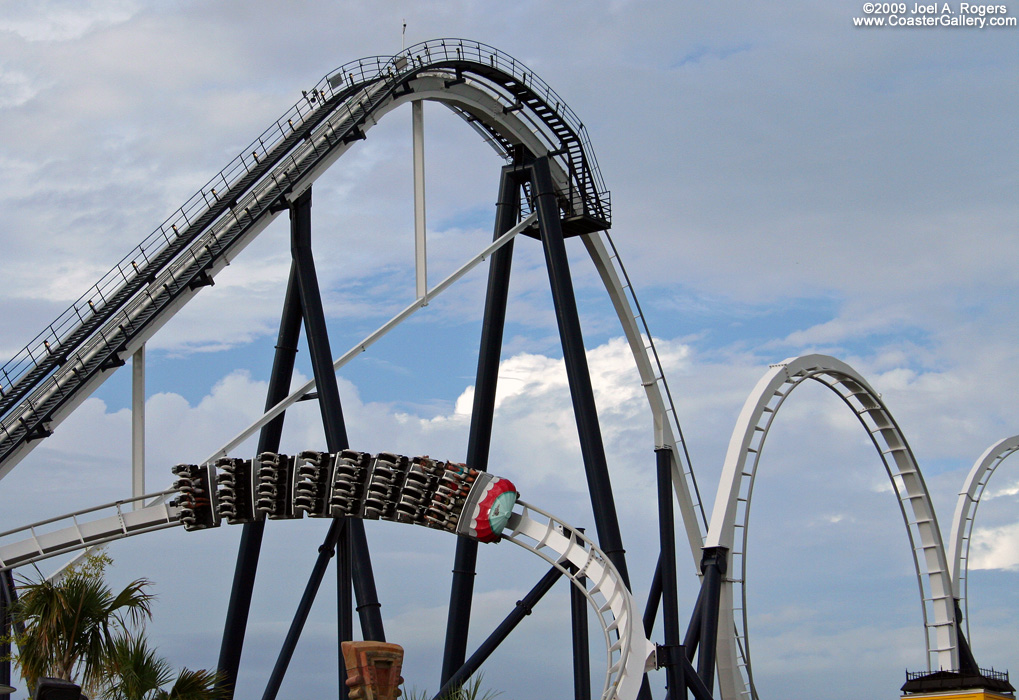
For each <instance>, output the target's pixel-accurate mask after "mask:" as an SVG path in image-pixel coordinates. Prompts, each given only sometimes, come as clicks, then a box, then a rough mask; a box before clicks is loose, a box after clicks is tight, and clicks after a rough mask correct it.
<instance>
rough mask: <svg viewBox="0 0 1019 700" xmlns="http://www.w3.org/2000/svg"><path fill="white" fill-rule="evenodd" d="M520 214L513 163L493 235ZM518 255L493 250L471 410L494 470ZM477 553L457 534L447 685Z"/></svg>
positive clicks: (466, 618)
mask: <svg viewBox="0 0 1019 700" xmlns="http://www.w3.org/2000/svg"><path fill="white" fill-rule="evenodd" d="M415 104H417V103H415ZM519 216H520V183H519V182H518V181H517V179H516V178H515V177H514V176H513V173H512V166H508V167H506V168H503V171H502V178H501V180H500V182H499V199H498V202H497V203H496V210H495V233H494V235H493V237H492V240H497V239H498V238H499V237H500V236H502V235H503V234H504V233H506V232H507V231H509V230H510V229H511V228H513V227H514V226H515V225H516V223H517V219H518V218H519ZM512 260H513V241H510V242H509V243H507V244H506V245H504V246H503V247H502V248H500V249H499V250H497V251H496V252H495V253H493V254H492V259H491V262H490V263H489V268H488V292H487V294H486V296H485V316H484V321H483V323H482V326H481V346H480V350H479V352H478V372H477V378H476V380H475V382H474V387H475V388H474V406H473V408H472V410H471V428H470V435H469V437H468V440H467V464H469V465H471V466H472V467H474V468H475V469H478V470H480V471H487V470H488V454H489V448H490V447H491V444H492V421H493V417H494V415H495V390H496V385H497V383H498V379H499V362H500V359H501V352H502V338H503V328H504V327H505V323H506V302H507V299H508V297H509V280H510V268H511V263H512ZM477 559H478V543H477V542H475V541H474V540H470V539H467V538H466V537H459V538H457V543H456V556H455V559H454V564H453V582H452V585H451V587H450V594H449V616H448V619H447V622H446V645H445V650H444V652H443V657H442V677H441V680H440V683H439V684H440V685H443V686H444V685H446V684H447V683H448V682H449V680H450V678H452V676H453V674H454V673H455V672H456V670H457V669H458V668H460V667H461V666H463V664H464V659H465V658H466V655H467V634H468V632H469V627H470V618H471V604H472V602H473V598H474V576H475V571H476V567H477Z"/></svg>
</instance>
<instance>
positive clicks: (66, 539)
mask: <svg viewBox="0 0 1019 700" xmlns="http://www.w3.org/2000/svg"><path fill="white" fill-rule="evenodd" d="M174 493H176V491H163V492H161V493H158V494H144V495H142V496H138V497H134V498H128V499H124V500H122V501H114V502H113V503H105V504H103V505H101V506H93V507H92V508H86V509H84V510H80V511H76V512H74V513H69V514H67V515H60V516H57V517H55V518H48V519H46V520H41V521H39V522H37V523H32V524H31V525H25V526H24V527H19V528H15V529H14V530H8V531H7V532H2V533H0V570H4V569H11V568H14V567H18V566H25V565H26V564H32V563H34V562H37V561H41V560H43V559H48V558H50V557H55V556H58V555H60V554H67V553H69V552H74V551H77V550H79V549H85V548H86V547H93V546H96V545H100V544H104V543H106V542H111V541H113V540H117V539H121V538H123V537H127V536H130V535H140V534H143V533H146V532H154V531H156V530H162V529H165V528H168V527H175V526H177V525H180V521H179V520H177V517H178V512H177V508H176V507H175V506H171V505H168V504H165V503H159V504H158V505H149V506H146V507H143V508H136V505H137V504H141V503H143V502H144V500H146V499H153V498H157V497H158V498H160V499H165V497H166V496H168V495H170V494H174ZM127 505H130V506H131V510H127V509H125V506H127Z"/></svg>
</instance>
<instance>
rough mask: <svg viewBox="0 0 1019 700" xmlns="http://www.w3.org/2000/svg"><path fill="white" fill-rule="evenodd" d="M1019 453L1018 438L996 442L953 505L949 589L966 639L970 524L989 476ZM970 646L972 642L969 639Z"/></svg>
mask: <svg viewBox="0 0 1019 700" xmlns="http://www.w3.org/2000/svg"><path fill="white" fill-rule="evenodd" d="M1017 450H1019V435H1013V436H1012V437H1007V438H1005V439H1003V440H998V442H996V443H994V444H993V445H991V446H990V447H988V448H987V449H986V450H985V451H984V453H983V454H982V455H980V458H979V459H978V460H977V461H976V463H974V465H973V468H972V469H970V472H969V474H967V475H966V481H965V482H964V483H963V486H962V491H961V492H959V500H958V501H957V502H956V504H955V515H954V517H953V518H952V534H951V535H950V536H949V538H948V561H949V562H951V564H952V585H953V592H954V595H955V597H956V598H957V599H958V600H959V604H960V605H961V606H962V613H963V615H962V619H963V622H964V623H965V625H966V638H967V639H970V635H969V597H968V595H967V594H968V591H967V589H968V583H969V548H970V544H971V542H972V535H973V523H974V521H975V520H976V516H977V507H978V506H979V505H980V497H981V496H982V495H983V493H984V489H985V488H986V487H987V482H988V481H989V480H990V478H991V475H992V474H993V473H994V471H995V470H996V469H997V468H998V465H1000V464H1001V463H1002V461H1003V460H1004V459H1005V458H1006V457H1008V456H1009V455H1011V454H1012V453H1013V452H1016V451H1017ZM970 641H971V642H972V640H971V639H970Z"/></svg>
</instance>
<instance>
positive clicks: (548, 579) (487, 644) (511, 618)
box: [434, 566, 563, 700]
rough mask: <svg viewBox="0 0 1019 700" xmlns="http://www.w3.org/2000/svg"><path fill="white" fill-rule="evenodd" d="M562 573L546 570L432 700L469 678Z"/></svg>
mask: <svg viewBox="0 0 1019 700" xmlns="http://www.w3.org/2000/svg"><path fill="white" fill-rule="evenodd" d="M562 575H563V572H562V571H560V570H559V569H557V568H556V567H554V566H553V567H552V568H551V569H549V570H548V572H547V573H546V574H545V575H544V576H542V577H541V579H540V580H539V581H538V583H536V584H535V585H534V588H532V589H531V590H530V591H528V593H527V595H525V596H524V597H523V598H522V599H521V600H518V601H517V605H516V607H515V608H513V610H512V611H511V612H510V614H509V615H507V616H506V619H505V620H503V621H502V622H501V623H500V624H499V626H498V627H496V628H495V631H494V632H492V634H490V635H489V637H488V639H486V640H485V641H484V642H482V643H481V645H480V646H479V647H478V649H477V651H475V652H474V653H473V654H471V658H469V659H467V661H466V662H465V663H464V665H463V666H461V667H460V668H459V669H458V670H457V671H456V673H454V674H453V675H452V676H451V677H450V679H449V680H448V681H446V683H445V684H443V686H442V688H441V689H440V690H439V692H438V693H437V694H436V695H435V698H434V700H442V698H447V697H450V695H451V693H452V691H453V690H454V689H456V688H459V687H461V686H462V685H463V684H464V683H465V682H466V681H467V679H468V678H470V677H471V676H472V675H473V674H474V672H475V671H477V670H478V669H479V668H481V665H482V664H483V663H485V661H487V660H488V657H489V656H491V655H492V652H494V651H495V650H496V648H497V647H498V646H499V645H500V644H502V642H503V640H504V639H506V637H508V636H509V634H510V632H512V631H513V630H514V629H516V626H517V625H519V624H520V622H521V621H522V620H523V619H524V618H525V617H527V616H528V615H530V614H531V610H532V609H533V608H534V606H535V605H537V604H538V601H539V600H541V599H542V598H543V597H544V596H545V594H546V593H548V592H549V591H550V590H551V589H552V586H553V584H555V582H556V581H558V580H559V577H560V576H562Z"/></svg>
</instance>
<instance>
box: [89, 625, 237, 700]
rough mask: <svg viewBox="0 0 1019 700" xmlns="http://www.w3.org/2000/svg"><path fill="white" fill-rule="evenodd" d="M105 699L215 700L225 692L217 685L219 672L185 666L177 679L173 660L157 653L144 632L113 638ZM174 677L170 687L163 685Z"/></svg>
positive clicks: (104, 692)
mask: <svg viewBox="0 0 1019 700" xmlns="http://www.w3.org/2000/svg"><path fill="white" fill-rule="evenodd" d="M110 661H111V664H110V668H109V677H108V682H107V685H106V687H105V688H104V690H103V698H105V700H214V699H215V698H221V697H225V696H226V691H225V690H224V689H222V688H219V689H217V687H216V686H217V683H218V681H219V679H220V677H219V674H218V673H211V672H209V671H206V670H204V669H200V670H198V671H191V670H188V669H186V668H185V669H184V670H183V671H181V672H180V673H179V674H178V675H177V677H176V679H175V678H174V675H173V670H172V669H171V668H170V664H169V663H167V662H166V660H165V659H162V658H160V657H158V656H156V653H155V651H154V650H152V649H150V648H149V645H148V640H146V638H145V636H144V635H138V636H136V637H129V636H126V635H124V636H120V637H118V638H117V639H115V640H114V646H113V653H112V654H111V659H110ZM171 681H173V685H172V686H171V687H170V689H169V690H167V689H166V688H165V687H164V686H166V685H168V684H169V683H170V682H171Z"/></svg>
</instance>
